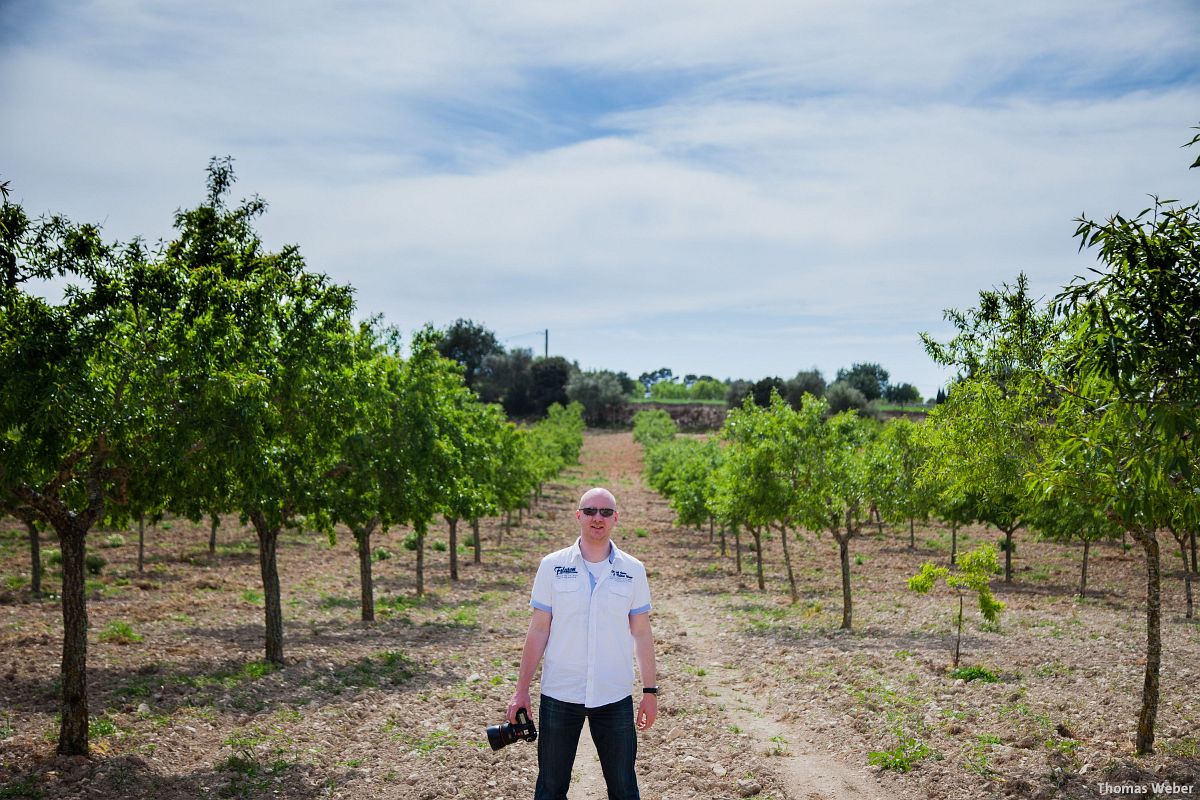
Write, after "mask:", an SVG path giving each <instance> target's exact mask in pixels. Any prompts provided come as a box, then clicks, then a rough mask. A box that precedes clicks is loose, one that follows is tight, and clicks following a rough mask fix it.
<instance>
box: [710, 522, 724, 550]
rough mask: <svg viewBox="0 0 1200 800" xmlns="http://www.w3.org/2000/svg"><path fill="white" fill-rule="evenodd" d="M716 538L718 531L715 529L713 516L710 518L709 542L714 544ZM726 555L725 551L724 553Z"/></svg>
mask: <svg viewBox="0 0 1200 800" xmlns="http://www.w3.org/2000/svg"><path fill="white" fill-rule="evenodd" d="M715 540H716V531H714V530H713V518H712V517H709V518H708V543H709V544H712V543H713V542H714V541H715ZM722 555H724V553H722Z"/></svg>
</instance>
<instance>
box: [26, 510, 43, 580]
mask: <svg viewBox="0 0 1200 800" xmlns="http://www.w3.org/2000/svg"><path fill="white" fill-rule="evenodd" d="M25 529H26V530H27V531H29V591H30V592H31V593H32V594H33V596H34V597H41V596H42V538H41V536H40V535H38V529H37V523H36V522H34V521H33V520H32V519H27V520H25Z"/></svg>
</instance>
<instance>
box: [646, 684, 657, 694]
mask: <svg viewBox="0 0 1200 800" xmlns="http://www.w3.org/2000/svg"><path fill="white" fill-rule="evenodd" d="M642 694H658V687H657V686H643V687H642Z"/></svg>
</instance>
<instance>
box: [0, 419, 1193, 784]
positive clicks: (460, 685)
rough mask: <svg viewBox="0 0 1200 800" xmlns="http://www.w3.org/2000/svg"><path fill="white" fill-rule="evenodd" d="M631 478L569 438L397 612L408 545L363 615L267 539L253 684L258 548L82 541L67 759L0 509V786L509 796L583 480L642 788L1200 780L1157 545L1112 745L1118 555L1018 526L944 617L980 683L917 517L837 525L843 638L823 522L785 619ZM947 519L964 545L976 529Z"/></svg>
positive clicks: (352, 565) (309, 559) (297, 555)
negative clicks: (527, 692) (607, 540)
mask: <svg viewBox="0 0 1200 800" xmlns="http://www.w3.org/2000/svg"><path fill="white" fill-rule="evenodd" d="M640 471H641V454H640V449H639V448H638V447H637V445H635V444H634V443H633V442H632V441H631V439H630V437H629V435H628V434H627V433H590V434H589V435H588V438H587V441H586V444H585V449H584V454H583V463H582V465H581V466H580V467H578V468H575V469H573V470H571V471H570V472H569V473H568V474H566V475H565V476H564V477H563V478H562V480H561V482H560V483H558V484H555V485H553V486H550V487H549V489H548V492H547V495H546V497H545V498H544V500H543V501H542V503H541V504H540V505H539V506H538V507H537V508H536V509H535V511H534V513H533V514H532V515H531V516H528V517H526V518H525V520H524V521H523V523H522V524H521V525H520V526H519V527H518V528H516V529H515V530H514V531H513V532H512V533H511V534H509V535H508V536H506V537H505V538H504V540H503V542H502V543H497V541H496V537H497V534H498V529H497V527H496V526H495V525H493V524H492V523H490V522H485V523H484V525H483V532H484V546H483V548H482V549H483V553H482V557H483V559H482V560H483V563H482V564H479V565H476V564H473V563H471V559H472V554H471V551H470V550H467V551H466V552H465V553H463V555H462V559H463V562H464V563H463V566H462V580H460V581H458V582H457V583H451V581H450V580H449V577H448V568H447V561H448V554H447V553H446V552H444V551H437V550H434V551H430V552H429V553H428V554H427V556H428V557H427V564H428V565H429V570H430V574H429V575H428V576H427V585H428V586H429V587H431V590H430V591H429V592H428V593H427V595H426V596H425V597H424V598H422V599H419V600H418V599H416V598H414V597H413V590H414V583H415V582H414V577H413V564H414V558H413V554H412V553H411V552H409V551H407V550H405V549H404V547H403V546H402V540H403V537H404V532H403V531H396V532H392V533H389V534H387V535H384V536H381V537H378V541H377V542H376V544H377V545H378V546H380V547H383V548H385V549H386V550H388V551H389V552H390V557H389V558H386V559H384V560H380V561H378V562H377V563H376V564H375V575H376V596H377V598H378V602H379V607H378V619H377V621H376V622H375V623H373V624H369V625H368V624H363V623H362V622H360V621H359V612H358V607H357V604H358V586H357V565H356V560H355V556H354V554H353V551H352V549H351V547H350V545H349V542H348V541H347V539H346V538H343V539H342V540H341V541H339V542H338V543H337V544H336V545H334V546H333V547H331V546H330V545H329V543H328V542H327V541H326V540H325V539H324V537H321V536H317V535H315V534H300V533H296V534H289V535H287V537H286V540H285V542H284V543H283V545H282V546H281V549H280V572H281V579H282V585H283V604H284V617H285V626H286V627H285V652H286V655H287V658H288V665H287V666H286V667H285V668H284V669H282V670H278V671H275V670H271V669H270V668H269V667H267V666H266V665H264V664H263V663H262V662H261V658H262V652H263V646H262V633H261V630H262V599H261V589H260V584H259V579H258V564H257V557H256V552H255V538H254V536H253V534H252V532H251V531H250V530H249V529H248V528H246V527H243V526H240V525H238V524H237V521H236V519H233V518H230V519H227V520H225V521H224V523H223V525H222V527H221V530H220V533H219V536H220V541H221V546H220V548H219V553H218V557H217V559H216V561H215V562H214V563H211V564H210V563H209V561H208V559H207V555H206V546H207V536H208V532H207V529H206V528H205V527H203V526H193V525H191V524H190V523H187V522H185V521H180V520H172V521H170V522H168V523H165V524H163V525H162V526H160V527H158V528H153V529H150V531H149V533H148V544H147V553H148V560H147V569H146V572H145V573H144V574H141V575H139V574H138V573H137V571H136V547H135V538H136V534H130V533H129V532H124V534H123V535H124V539H125V543H124V544H118V543H117V539H115V538H112V539H111V541H108V540H109V539H110V537H113V536H114V533H113V532H111V531H103V532H95V533H93V534H92V536H91V537H90V539H89V541H90V547H91V550H92V551H93V552H95V553H98V554H100V555H102V556H103V557H104V558H105V559H107V561H108V564H107V566H105V568H104V569H103V571H102V573H101V575H100V576H98V577H95V578H93V579H92V583H91V585H90V592H91V595H90V598H91V599H90V601H89V614H90V618H91V634H90V636H89V654H88V663H89V681H90V691H91V694H90V707H91V710H92V714H93V717H94V722H93V731H92V742H93V755H92V757H91V758H90V759H84V758H75V759H67V758H59V757H56V756H55V755H54V739H55V736H56V734H57V724H56V721H55V712H56V710H57V684H56V681H57V675H58V669H59V659H60V655H61V628H62V622H61V612H60V609H59V607H58V605H57V603H56V602H54V600H53V599H48V600H32V599H31V598H30V597H29V595H28V587H27V585H25V584H23V583H22V575H24V576H25V577H26V578H27V576H28V563H27V561H28V550H27V545H26V540H25V534H24V531H23V529H22V528H21V527H20V526H18V525H17V524H16V523H14V522H13V521H12V520H4V521H0V580H4V581H5V584H4V585H3V586H0V672H2V675H0V787H2V788H0V797H31V798H36V797H42V798H60V797H61V798H134V797H138V798H141V797H154V798H193V797H254V798H258V797H263V798H265V797H292V798H306V797H313V798H316V797H372V798H373V797H382V798H421V799H424V798H441V797H463V798H492V797H528V796H532V785H533V779H534V776H535V774H536V758H535V755H536V752H535V747H534V746H533V745H529V744H527V743H523V742H521V743H517V744H515V745H513V746H511V747H508V748H506V749H504V750H502V751H500V752H497V753H493V752H492V751H491V750H489V749H488V748H487V745H486V740H485V737H484V734H483V730H484V728H485V726H487V725H488V724H492V723H496V722H499V721H500V720H501V718H502V716H503V712H504V707H505V704H506V702H507V700H508V697H509V696H510V695H511V693H512V685H513V682H514V681H515V678H516V670H517V664H518V661H519V658H520V648H521V644H522V641H523V637H524V631H525V626H526V624H527V622H528V617H529V611H528V605H527V602H528V593H529V584H530V582H531V580H532V577H533V573H534V571H535V569H536V565H537V561H538V559H539V558H540V556H541V555H542V554H544V553H545V552H548V551H550V550H552V549H556V548H558V547H562V546H564V545H566V544H568V543H569V542H570V541H571V540H573V538H574V533H573V532H572V525H573V523H574V519H573V515H572V514H571V513H570V512H571V509H573V507H574V502H575V500H576V498H577V497H578V495H579V494H580V493H581V491H582V490H583V489H584V488H587V487H589V486H592V485H606V486H609V487H610V488H612V489H613V491H614V492H615V493H616V495H617V497H618V500H619V501H620V503H621V507H622V520H621V526H620V528H619V529H618V533H617V538H618V544H619V546H621V547H622V548H624V549H626V550H628V551H629V552H631V553H633V554H634V555H636V556H638V557H639V558H641V559H642V560H643V561H645V562H646V563H647V565H648V567H649V568H650V570H651V589H652V591H653V593H654V604H655V611H654V615H653V617H652V619H653V625H654V629H655V634H656V639H657V641H658V659H659V676H660V677H659V683H660V686H662V688H663V696H662V700H661V702H660V718H659V721H658V723H657V724H656V725H655V726H654V728H653V729H651V730H650V731H648V732H646V733H644V734H642V736H641V742H640V751H639V753H640V758H639V777H640V780H641V784H642V795H643V797H646V798H648V800H657V798H673V799H680V800H682V799H683V798H738V797H744V796H757V797H760V798H775V800H784V799H785V798H787V799H789V800H800V799H801V798H805V799H807V798H847V797H899V798H925V797H933V798H975V797H1003V796H1013V797H1056V796H1065V797H1100V796H1103V795H1104V794H1106V789H1107V788H1108V787H1116V786H1131V785H1138V786H1142V785H1144V786H1147V787H1149V786H1151V782H1152V781H1153V782H1154V783H1157V784H1165V785H1166V789H1165V790H1163V791H1160V794H1161V796H1180V795H1182V796H1187V795H1186V794H1183V793H1182V792H1177V793H1176V794H1174V795H1172V794H1168V793H1166V792H1167V790H1169V789H1170V788H1171V787H1176V788H1186V787H1193V788H1192V789H1191V796H1195V795H1196V794H1197V793H1200V789H1198V788H1194V787H1195V786H1196V783H1197V781H1198V780H1200V760H1198V756H1200V753H1198V750H1200V745H1198V741H1200V698H1198V697H1197V692H1196V685H1197V684H1196V678H1197V676H1198V673H1200V657H1198V656H1200V626H1197V625H1196V624H1194V623H1193V622H1191V621H1187V620H1184V619H1183V614H1182V611H1183V598H1182V588H1181V580H1180V578H1179V574H1178V566H1177V563H1176V562H1177V559H1178V556H1177V554H1175V553H1174V552H1173V551H1172V550H1171V549H1169V548H1167V547H1166V546H1165V545H1166V544H1167V542H1164V565H1165V567H1166V571H1165V577H1164V584H1165V586H1164V589H1165V591H1164V601H1163V603H1164V628H1163V629H1164V654H1165V655H1164V666H1163V679H1162V680H1163V683H1162V704H1161V707H1160V710H1159V717H1158V728H1157V730H1158V734H1159V738H1158V753H1157V754H1156V755H1154V756H1152V757H1148V758H1143V759H1135V758H1134V757H1133V755H1132V741H1133V737H1132V733H1133V727H1134V723H1135V719H1136V714H1137V709H1138V704H1139V699H1140V688H1141V676H1142V662H1141V659H1142V651H1143V642H1144V635H1145V634H1144V626H1145V617H1144V601H1143V597H1142V595H1143V592H1144V588H1143V587H1144V577H1143V574H1144V573H1143V568H1142V564H1141V561H1140V558H1139V557H1137V553H1136V551H1131V552H1129V553H1125V552H1123V551H1122V550H1121V548H1120V546H1119V545H1117V546H1106V547H1101V548H1099V550H1098V551H1097V552H1096V553H1095V554H1094V556H1093V564H1092V570H1091V578H1090V585H1091V587H1092V589H1093V592H1092V594H1091V596H1090V597H1089V598H1087V599H1084V600H1079V599H1076V598H1074V597H1073V596H1072V594H1073V590H1074V586H1075V584H1076V581H1077V570H1078V558H1079V553H1078V551H1077V550H1075V549H1069V548H1064V547H1061V546H1056V545H1050V544H1039V543H1035V542H1033V541H1032V540H1031V538H1030V537H1028V536H1026V535H1021V534H1018V549H1017V551H1016V561H1015V563H1016V568H1017V570H1016V577H1015V581H1014V583H1013V584H1012V585H1005V584H1003V582H996V583H995V584H994V587H995V590H996V593H997V596H998V597H999V598H1000V599H1001V600H1003V601H1004V602H1005V603H1007V608H1006V609H1005V611H1004V613H1003V615H1002V617H1001V622H1000V625H999V627H984V626H981V624H980V621H979V620H978V619H977V614H971V616H970V620H969V623H968V625H967V630H966V631H965V633H964V641H963V664H964V665H967V666H979V667H982V668H985V669H987V670H989V671H990V672H992V673H994V674H995V676H996V677H997V680H996V682H992V683H987V682H984V681H983V680H972V681H965V680H962V679H959V680H955V679H954V678H951V677H949V676H948V670H947V667H948V665H949V660H950V654H951V651H950V648H951V647H952V644H953V638H952V622H953V613H954V610H955V609H956V605H955V602H956V601H955V599H954V597H953V595H951V594H949V593H948V590H946V589H944V588H940V589H938V590H936V591H935V592H934V593H933V594H931V595H929V596H918V595H915V594H913V593H912V592H911V591H909V590H908V589H907V588H906V585H905V578H907V577H908V576H909V575H911V574H913V573H914V572H916V571H917V569H918V568H919V566H920V564H921V563H922V562H923V561H925V560H935V561H938V560H944V559H945V558H946V556H947V554H948V551H949V546H948V541H949V534H948V533H947V532H946V531H943V530H941V529H940V528H936V527H927V528H918V530H917V546H916V548H915V549H909V548H908V546H907V531H906V530H905V531H904V532H903V534H901V533H894V532H890V531H889V532H888V533H886V534H885V535H884V536H882V537H879V536H869V537H864V538H861V539H858V540H856V541H855V542H854V543H853V545H852V557H853V559H854V566H853V576H854V577H853V580H854V592H855V595H854V630H853V631H852V632H848V633H847V632H841V631H839V630H838V625H839V623H840V620H841V592H840V582H839V580H840V579H839V573H838V562H837V549H836V546H835V544H834V543H833V542H832V541H831V540H830V539H829V537H828V536H825V537H816V536H814V535H811V534H805V535H803V536H802V537H801V539H800V540H798V541H797V542H796V543H795V546H794V547H793V548H792V552H793V556H794V559H795V568H796V574H797V577H798V580H799V583H800V588H801V599H800V601H799V602H798V603H796V604H794V605H793V604H791V603H789V601H788V594H787V587H786V584H785V582H784V577H783V569H782V557H781V555H780V552H779V542H778V539H777V538H776V539H775V540H774V541H770V542H768V543H767V544H766V547H765V549H764V551H765V556H766V561H767V591H766V592H759V591H757V588H756V583H755V581H754V578H753V572H752V571H753V563H752V561H750V556H751V555H752V554H749V553H747V554H746V561H745V563H744V565H743V572H742V573H741V574H739V573H738V571H737V568H736V563H735V559H734V558H733V556H732V553H731V552H730V553H729V554H728V555H726V556H724V557H722V556H721V555H720V551H719V546H718V544H717V543H716V542H710V539H709V534H708V532H706V531H705V532H698V531H691V530H683V529H679V528H676V527H675V526H674V525H673V519H672V514H671V512H670V509H669V508H668V507H667V506H666V504H665V503H664V502H663V500H662V499H661V498H659V497H658V496H657V495H655V494H653V493H652V492H650V491H648V490H647V489H646V488H645V486H644V484H643V482H642V480H641V475H640ZM964 535H965V538H966V541H965V542H964V543H963V546H965V547H971V546H974V545H975V544H977V543H979V542H980V541H983V540H986V541H995V540H996V538H997V535H996V534H995V533H994V532H985V531H983V530H980V529H969V530H967V531H965V532H964ZM434 539H435V540H437V539H440V540H441V541H443V542H444V540H445V535H444V533H439V534H435V536H434ZM106 544H111V545H112V546H105V545H106ZM729 544H730V546H731V547H732V542H730V543H729ZM44 546H45V547H46V548H52V547H53V543H52V542H46V543H45V544H44ZM53 585H54V578H53V577H51V578H48V586H53ZM139 637H140V638H139ZM872 753H875V754H876V755H875V756H872ZM872 761H875V762H880V763H876V764H872V763H871V762H872ZM883 763H886V765H887V768H884V767H883V766H882V765H881V764H883ZM576 773H577V779H578V783H577V789H576V790H575V791H573V792H572V798H573V799H574V798H602V797H604V796H605V795H604V790H603V779H602V777H600V774H599V770H598V765H597V764H596V763H595V758H594V755H592V754H591V753H590V751H589V750H588V749H587V748H586V746H585V748H584V749H582V750H581V754H580V757H579V759H578V761H577V765H576ZM1107 793H1108V794H1111V793H1114V792H1113V791H1107ZM1142 796H1146V795H1142Z"/></svg>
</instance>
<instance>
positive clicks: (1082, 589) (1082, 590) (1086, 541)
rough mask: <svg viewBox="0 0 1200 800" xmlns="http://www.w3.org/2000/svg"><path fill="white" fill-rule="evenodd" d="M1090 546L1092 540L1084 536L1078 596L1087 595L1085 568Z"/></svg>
mask: <svg viewBox="0 0 1200 800" xmlns="http://www.w3.org/2000/svg"><path fill="white" fill-rule="evenodd" d="M1091 547H1092V540H1091V539H1087V538H1085V539H1084V540H1083V570H1082V571H1081V572H1080V573H1079V596H1080V597H1086V596H1087V568H1088V550H1090V549H1091Z"/></svg>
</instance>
